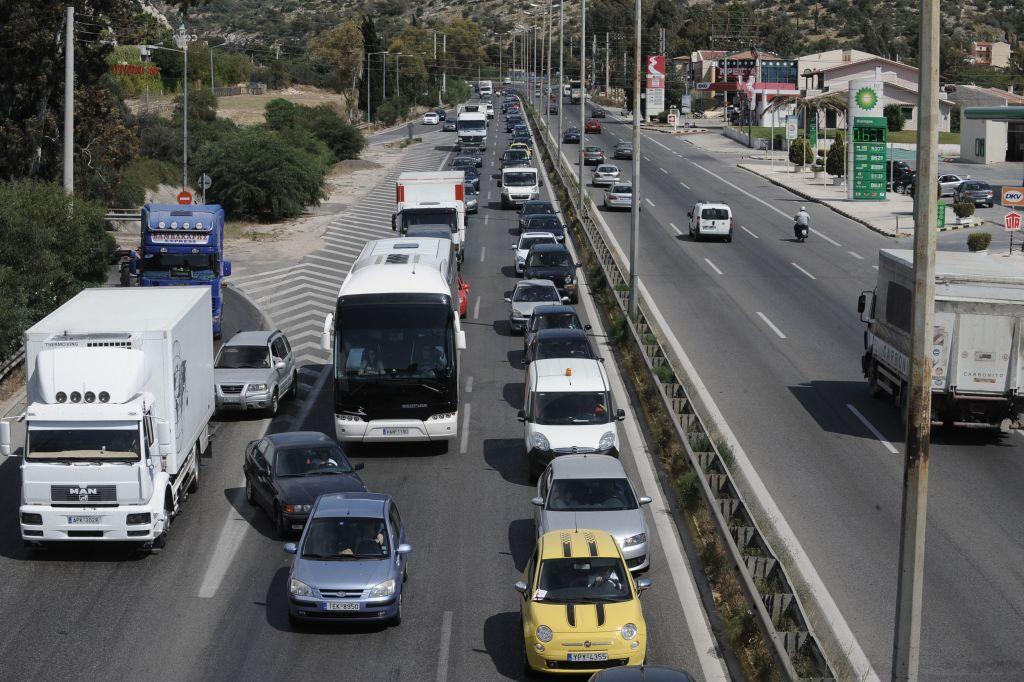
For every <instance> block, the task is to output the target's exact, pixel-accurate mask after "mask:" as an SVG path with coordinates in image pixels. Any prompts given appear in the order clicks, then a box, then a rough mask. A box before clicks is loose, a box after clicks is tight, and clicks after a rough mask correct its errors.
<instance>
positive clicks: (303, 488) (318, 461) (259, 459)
mask: <svg viewBox="0 0 1024 682" xmlns="http://www.w3.org/2000/svg"><path fill="white" fill-rule="evenodd" d="M362 468H363V465H362V464H356V465H353V464H352V463H351V462H349V461H348V457H346V456H345V452H344V451H343V450H342V449H341V446H340V445H338V443H337V442H335V441H334V439H332V438H329V437H328V436H325V435H324V434H322V433H318V432H316V431H290V432H285V433H274V434H270V435H268V436H264V437H263V438H261V439H260V440H254V441H252V442H250V443H249V445H247V446H246V448H245V460H244V461H243V463H242V472H243V473H244V474H245V499H246V501H248V502H249V504H251V505H254V506H258V507H263V509H264V510H265V511H266V512H267V513H268V514H270V517H271V518H272V519H273V520H274V526H275V527H276V529H277V534H278V535H279V536H280V537H285V536H287V535H290V534H292V533H294V532H298V531H301V530H302V527H303V526H304V525H305V523H306V517H308V516H309V510H310V509H311V508H312V505H313V503H314V502H316V498H318V497H320V496H321V495H324V494H328V493H348V492H366V486H365V485H364V484H363V481H362V479H361V478H359V475H358V474H357V473H356V472H357V471H359V470H360V469H362Z"/></svg>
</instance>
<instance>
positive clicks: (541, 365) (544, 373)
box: [528, 358, 609, 392]
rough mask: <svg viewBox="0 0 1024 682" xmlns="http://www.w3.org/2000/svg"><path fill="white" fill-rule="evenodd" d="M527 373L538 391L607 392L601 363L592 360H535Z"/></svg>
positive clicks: (606, 383)
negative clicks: (534, 382)
mask: <svg viewBox="0 0 1024 682" xmlns="http://www.w3.org/2000/svg"><path fill="white" fill-rule="evenodd" d="M570 370H571V371H570ZM528 371H529V372H530V374H531V376H532V377H533V380H535V381H536V383H537V385H538V387H537V388H536V390H538V391H569V392H577V391H607V390H609V387H608V382H607V381H606V380H605V375H604V369H603V367H602V366H601V361H600V360H597V359H593V358H552V359H550V360H535V361H533V362H532V363H530V367H529V370H528ZM541 385H543V386H541Z"/></svg>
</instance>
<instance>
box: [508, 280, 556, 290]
mask: <svg viewBox="0 0 1024 682" xmlns="http://www.w3.org/2000/svg"><path fill="white" fill-rule="evenodd" d="M522 286H538V287H552V288H555V283H554V282H552V281H551V280H550V279H521V280H519V281H518V282H516V289H518V288H519V287H522Z"/></svg>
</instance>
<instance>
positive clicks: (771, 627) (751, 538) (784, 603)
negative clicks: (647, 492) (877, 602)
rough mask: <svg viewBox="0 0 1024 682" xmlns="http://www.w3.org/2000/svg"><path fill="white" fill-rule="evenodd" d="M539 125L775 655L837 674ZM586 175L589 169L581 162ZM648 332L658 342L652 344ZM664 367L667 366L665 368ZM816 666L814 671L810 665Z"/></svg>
mask: <svg viewBox="0 0 1024 682" xmlns="http://www.w3.org/2000/svg"><path fill="white" fill-rule="evenodd" d="M526 109H527V111H528V112H529V115H530V119H531V122H532V123H533V127H534V129H535V130H538V131H543V142H544V149H545V151H546V152H547V157H548V162H549V166H550V167H553V170H554V172H555V174H556V175H557V176H558V178H559V181H560V182H561V183H562V187H563V188H564V189H565V190H566V192H567V194H568V195H569V201H570V203H571V204H572V207H573V209H574V210H575V212H576V217H577V220H578V222H579V225H580V228H581V231H582V232H583V234H585V235H586V237H587V242H588V246H589V247H590V250H591V251H592V252H593V253H594V255H595V256H596V259H597V261H598V263H599V264H600V266H601V270H602V272H603V273H604V276H605V278H606V280H607V282H608V286H609V287H611V290H612V291H613V292H614V294H615V296H614V297H613V298H614V300H615V302H616V304H617V305H618V307H619V312H620V313H621V314H622V315H623V316H624V317H625V318H626V320H627V321H628V327H629V330H630V333H631V335H632V337H633V341H634V342H635V343H636V345H637V347H638V348H639V349H640V350H641V355H642V357H643V358H644V362H645V364H646V366H647V370H648V372H649V373H650V375H651V379H652V380H653V382H654V385H655V386H658V387H660V389H661V390H660V391H659V395H660V396H661V399H662V403H663V404H664V406H665V408H666V409H667V410H668V413H669V414H670V415H672V416H673V426H674V427H675V430H676V433H677V435H678V436H679V438H680V440H681V441H682V443H683V446H684V449H685V451H686V455H687V458H688V460H689V463H690V468H691V469H692V470H693V471H694V472H695V473H696V474H697V478H698V479H699V481H700V491H701V494H702V496H703V498H704V502H705V504H706V506H707V508H708V509H709V510H710V512H711V514H712V516H713V517H714V520H715V525H716V527H717V529H718V533H719V535H720V537H721V538H722V540H723V542H724V543H725V545H726V547H727V548H728V551H729V554H730V557H731V559H732V563H733V565H734V567H735V568H736V571H737V573H738V574H739V576H740V583H741V586H742V588H743V591H744V593H745V596H746V598H747V601H748V602H749V604H750V607H751V609H752V610H753V612H754V615H755V617H756V620H757V623H758V627H759V629H760V630H761V633H762V635H763V636H764V639H765V642H766V643H767V645H768V646H769V647H770V648H771V650H772V654H773V657H774V659H775V661H776V664H777V665H778V666H779V669H780V671H781V673H782V675H783V676H784V677H785V678H786V679H803V680H820V679H835V673H834V672H833V669H832V667H830V665H829V662H828V661H827V660H826V659H825V656H824V654H823V653H822V650H821V647H820V645H819V643H818V640H817V639H816V638H815V636H814V633H813V632H812V631H811V628H810V625H809V623H808V620H807V618H806V616H805V610H804V607H803V606H802V605H801V603H800V598H799V597H798V596H797V593H796V590H795V589H794V586H793V582H792V581H791V580H790V578H789V576H788V575H787V573H786V570H785V568H784V567H783V565H782V562H781V561H779V559H778V556H777V555H776V553H775V552H774V551H773V550H772V548H771V546H770V545H769V543H768V541H767V538H766V536H765V534H764V533H763V532H762V530H761V529H760V528H759V527H758V524H757V521H756V520H755V519H754V516H753V514H752V513H751V511H750V507H749V506H748V505H747V503H746V502H745V501H744V500H743V496H742V495H741V494H740V492H739V488H738V487H737V485H736V483H735V480H734V478H733V475H732V474H731V473H730V471H729V463H728V462H727V460H726V458H725V457H723V456H722V453H721V452H720V450H719V447H718V445H717V444H716V443H715V439H714V437H713V432H712V431H711V430H710V429H709V428H708V426H707V424H706V423H705V421H704V420H703V419H702V418H701V416H700V415H699V414H698V412H697V407H696V405H697V404H696V403H695V401H694V400H693V399H692V398H691V396H690V394H689V392H688V390H687V388H686V386H685V384H684V383H683V382H682V381H681V380H680V378H681V377H683V376H684V375H683V374H682V373H681V372H680V371H679V370H677V369H676V368H675V367H674V366H673V362H672V356H673V354H672V353H671V352H669V351H667V349H668V344H667V342H666V341H665V340H664V339H666V334H665V331H666V330H663V329H660V328H659V326H658V325H657V323H656V322H653V321H652V317H653V316H651V315H649V313H650V310H651V306H650V302H649V301H647V300H646V299H645V297H644V296H643V295H642V294H641V292H639V291H638V292H637V301H638V305H637V308H638V317H637V319H635V320H634V319H630V318H629V315H628V314H627V299H628V283H629V278H628V275H627V273H628V272H629V268H628V265H627V263H625V262H623V261H621V260H620V258H619V255H618V254H616V253H615V252H614V251H613V249H611V248H610V247H609V245H608V243H607V242H606V241H605V237H604V234H603V231H602V230H601V227H600V226H599V225H598V223H597V221H596V220H595V219H594V211H596V207H595V206H594V203H593V200H592V199H591V198H590V197H589V195H585V200H584V203H585V204H586V205H585V206H582V207H581V206H579V205H578V204H577V196H578V194H579V184H578V183H579V182H580V181H582V178H581V180H579V181H578V180H577V179H576V177H575V176H574V174H573V173H572V169H571V167H570V166H567V165H566V164H565V163H564V160H563V159H562V158H561V157H560V156H559V157H558V158H556V155H557V154H558V152H557V143H556V142H555V140H554V139H553V138H552V137H551V134H550V131H549V130H548V129H547V128H546V127H545V126H544V125H543V124H542V122H541V121H540V120H539V119H540V118H541V117H539V116H538V115H537V112H536V110H535V109H534V107H533V106H532V105H530V104H527V105H526ZM581 176H582V169H581ZM649 337H653V338H654V339H655V343H649ZM656 367H667V368H668V369H669V370H671V380H668V381H664V380H662V379H661V377H659V374H658V373H656V372H655V368H656ZM662 372H664V370H662ZM798 654H800V656H801V658H802V659H803V662H804V663H805V664H804V665H801V669H802V670H803V671H806V672H809V673H810V674H809V675H807V674H805V675H804V676H802V677H801V675H800V674H798V673H797V670H796V667H795V666H794V658H796V657H797V655H798ZM808 668H812V669H813V670H808Z"/></svg>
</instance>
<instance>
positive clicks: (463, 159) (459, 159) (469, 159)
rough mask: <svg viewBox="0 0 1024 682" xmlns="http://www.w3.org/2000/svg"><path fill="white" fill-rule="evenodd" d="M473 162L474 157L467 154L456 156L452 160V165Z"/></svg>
mask: <svg viewBox="0 0 1024 682" xmlns="http://www.w3.org/2000/svg"><path fill="white" fill-rule="evenodd" d="M475 163H476V159H474V158H472V157H469V156H456V157H455V160H454V161H452V165H453V166H469V165H471V164H475Z"/></svg>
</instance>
